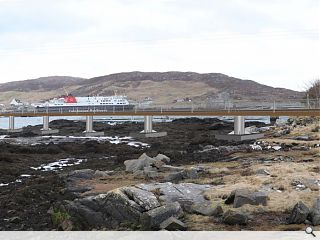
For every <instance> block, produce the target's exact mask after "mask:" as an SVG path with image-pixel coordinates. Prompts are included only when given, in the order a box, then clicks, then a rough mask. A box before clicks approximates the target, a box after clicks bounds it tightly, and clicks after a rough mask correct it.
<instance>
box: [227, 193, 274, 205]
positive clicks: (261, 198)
mask: <svg viewBox="0 0 320 240" xmlns="http://www.w3.org/2000/svg"><path fill="white" fill-rule="evenodd" d="M267 200H268V195H267V194H266V193H265V192H251V191H250V190H249V189H236V190H234V191H232V192H231V194H230V195H229V197H228V198H227V199H226V200H225V203H226V204H232V203H233V207H234V208H238V207H241V206H243V205H245V204H250V205H260V204H261V205H264V206H266V205H267Z"/></svg>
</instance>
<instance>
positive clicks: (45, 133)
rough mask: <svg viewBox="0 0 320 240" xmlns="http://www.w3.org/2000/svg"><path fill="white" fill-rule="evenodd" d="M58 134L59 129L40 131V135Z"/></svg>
mask: <svg viewBox="0 0 320 240" xmlns="http://www.w3.org/2000/svg"><path fill="white" fill-rule="evenodd" d="M57 133H59V129H49V130H41V135H50V134H57Z"/></svg>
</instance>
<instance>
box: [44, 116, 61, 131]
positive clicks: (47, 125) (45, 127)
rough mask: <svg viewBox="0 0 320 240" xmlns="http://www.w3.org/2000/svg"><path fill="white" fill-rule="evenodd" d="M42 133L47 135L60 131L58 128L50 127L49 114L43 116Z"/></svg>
mask: <svg viewBox="0 0 320 240" xmlns="http://www.w3.org/2000/svg"><path fill="white" fill-rule="evenodd" d="M40 131H41V134H42V135H47V134H56V133H59V130H58V129H51V128H49V116H48V115H46V116H43V127H42V128H41V130H40Z"/></svg>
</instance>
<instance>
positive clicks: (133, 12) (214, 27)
mask: <svg viewBox="0 0 320 240" xmlns="http://www.w3.org/2000/svg"><path fill="white" fill-rule="evenodd" d="M319 13H320V0H0V83H1V82H10V81H16V80H25V79H32V78H38V77H44V76H57V75H60V76H74V77H84V78H90V77H95V76H101V75H106V74H111V73H117V72H128V71H192V72H199V73H209V72H215V73H223V74H226V75H229V76H233V77H237V78H242V79H250V80H254V81H257V82H259V83H263V84H266V85H270V86H273V87H284V88H289V89H293V90H304V89H305V87H306V85H307V84H308V83H309V82H310V81H312V80H314V79H317V78H319V75H320V74H319V71H320V70H319V69H320V66H319V65H320V64H319V56H320V54H319V53H320V46H319V45H320V44H319V42H320V41H319V22H320V14H319Z"/></svg>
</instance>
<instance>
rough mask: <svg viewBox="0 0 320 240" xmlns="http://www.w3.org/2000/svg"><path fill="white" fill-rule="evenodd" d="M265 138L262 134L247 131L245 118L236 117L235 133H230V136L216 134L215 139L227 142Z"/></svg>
mask: <svg viewBox="0 0 320 240" xmlns="http://www.w3.org/2000/svg"><path fill="white" fill-rule="evenodd" d="M263 136H264V135H263V134H262V133H257V132H251V131H248V130H246V128H245V117H244V116H234V131H232V132H230V133H229V134H216V135H215V138H216V139H219V140H227V141H245V140H255V139H258V138H262V137H263Z"/></svg>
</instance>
